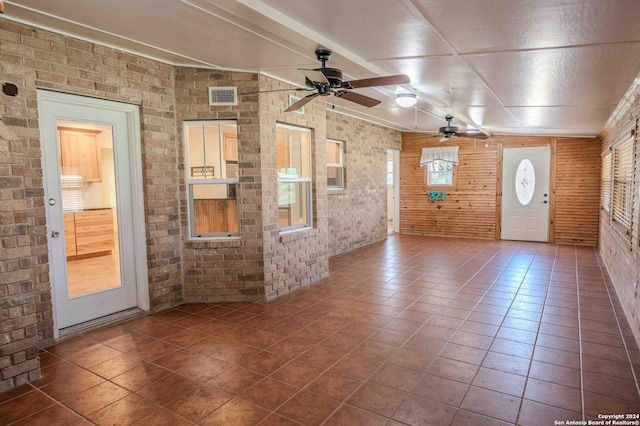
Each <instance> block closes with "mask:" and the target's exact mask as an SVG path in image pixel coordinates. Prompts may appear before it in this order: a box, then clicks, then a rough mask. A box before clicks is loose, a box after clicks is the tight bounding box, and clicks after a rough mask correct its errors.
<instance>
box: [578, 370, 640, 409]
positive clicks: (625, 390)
mask: <svg viewBox="0 0 640 426" xmlns="http://www.w3.org/2000/svg"><path fill="white" fill-rule="evenodd" d="M583 386H584V390H586V391H589V392H593V393H598V394H602V395H607V396H610V397H614V398H619V399H626V400H628V401H631V402H635V403H636V404H640V396H639V395H638V387H637V385H636V382H635V381H633V377H629V380H623V379H616V378H614V377H607V376H603V375H600V374H595V373H590V372H588V371H585V372H583Z"/></svg>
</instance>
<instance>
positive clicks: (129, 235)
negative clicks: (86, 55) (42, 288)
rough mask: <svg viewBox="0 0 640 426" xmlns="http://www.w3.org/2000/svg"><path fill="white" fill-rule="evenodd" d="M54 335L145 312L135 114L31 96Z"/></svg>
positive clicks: (127, 108)
mask: <svg viewBox="0 0 640 426" xmlns="http://www.w3.org/2000/svg"><path fill="white" fill-rule="evenodd" d="M38 109H39V114H40V136H41V146H42V158H43V170H44V177H45V184H44V190H45V207H46V213H47V232H48V245H49V261H50V269H51V274H50V277H51V285H52V292H53V295H52V296H53V302H54V303H53V310H54V332H55V337H58V336H59V333H60V331H61V330H64V329H69V327H74V326H77V325H79V324H85V323H87V322H92V321H96V320H99V319H104V318H105V317H109V316H111V315H122V313H123V312H127V311H129V310H131V309H135V310H138V309H144V310H147V309H149V295H148V278H147V266H146V243H145V241H146V239H145V232H144V229H145V227H144V210H143V200H142V160H141V150H140V132H139V113H138V107H137V106H135V105H130V104H122V103H117V102H113V101H104V100H99V99H93V98H86V97H82V96H75V95H68V94H62V93H57V92H49V91H44V90H38Z"/></svg>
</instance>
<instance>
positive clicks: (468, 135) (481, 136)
mask: <svg viewBox="0 0 640 426" xmlns="http://www.w3.org/2000/svg"><path fill="white" fill-rule="evenodd" d="M455 135H456V136H459V137H461V138H471V139H487V138H488V137H489V136H487V135H485V134H484V133H480V132H466V133H456V134H455Z"/></svg>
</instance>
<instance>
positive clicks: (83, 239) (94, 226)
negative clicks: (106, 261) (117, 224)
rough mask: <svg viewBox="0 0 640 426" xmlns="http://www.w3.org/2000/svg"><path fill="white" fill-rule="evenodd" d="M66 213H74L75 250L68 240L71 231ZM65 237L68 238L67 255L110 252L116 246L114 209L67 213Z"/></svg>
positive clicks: (95, 254)
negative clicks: (69, 230) (68, 230)
mask: <svg viewBox="0 0 640 426" xmlns="http://www.w3.org/2000/svg"><path fill="white" fill-rule="evenodd" d="M66 215H73V232H72V234H73V235H75V252H73V251H71V247H70V245H69V241H68V240H70V237H69V235H70V233H67V226H66V224H67V216H66ZM65 238H66V239H67V257H74V256H83V257H87V256H90V255H91V256H99V255H102V254H109V253H110V252H111V251H112V250H113V249H114V247H115V238H114V228H113V210H111V209H99V210H86V211H83V212H75V213H65Z"/></svg>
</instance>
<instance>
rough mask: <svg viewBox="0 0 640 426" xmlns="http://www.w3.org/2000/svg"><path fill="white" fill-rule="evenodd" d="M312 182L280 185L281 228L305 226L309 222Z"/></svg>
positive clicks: (279, 221) (279, 213) (279, 215)
mask: <svg viewBox="0 0 640 426" xmlns="http://www.w3.org/2000/svg"><path fill="white" fill-rule="evenodd" d="M310 197H311V182H280V183H278V223H279V225H280V228H288V227H295V226H305V225H307V224H309V223H310V220H309V207H310V205H309V200H310Z"/></svg>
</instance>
